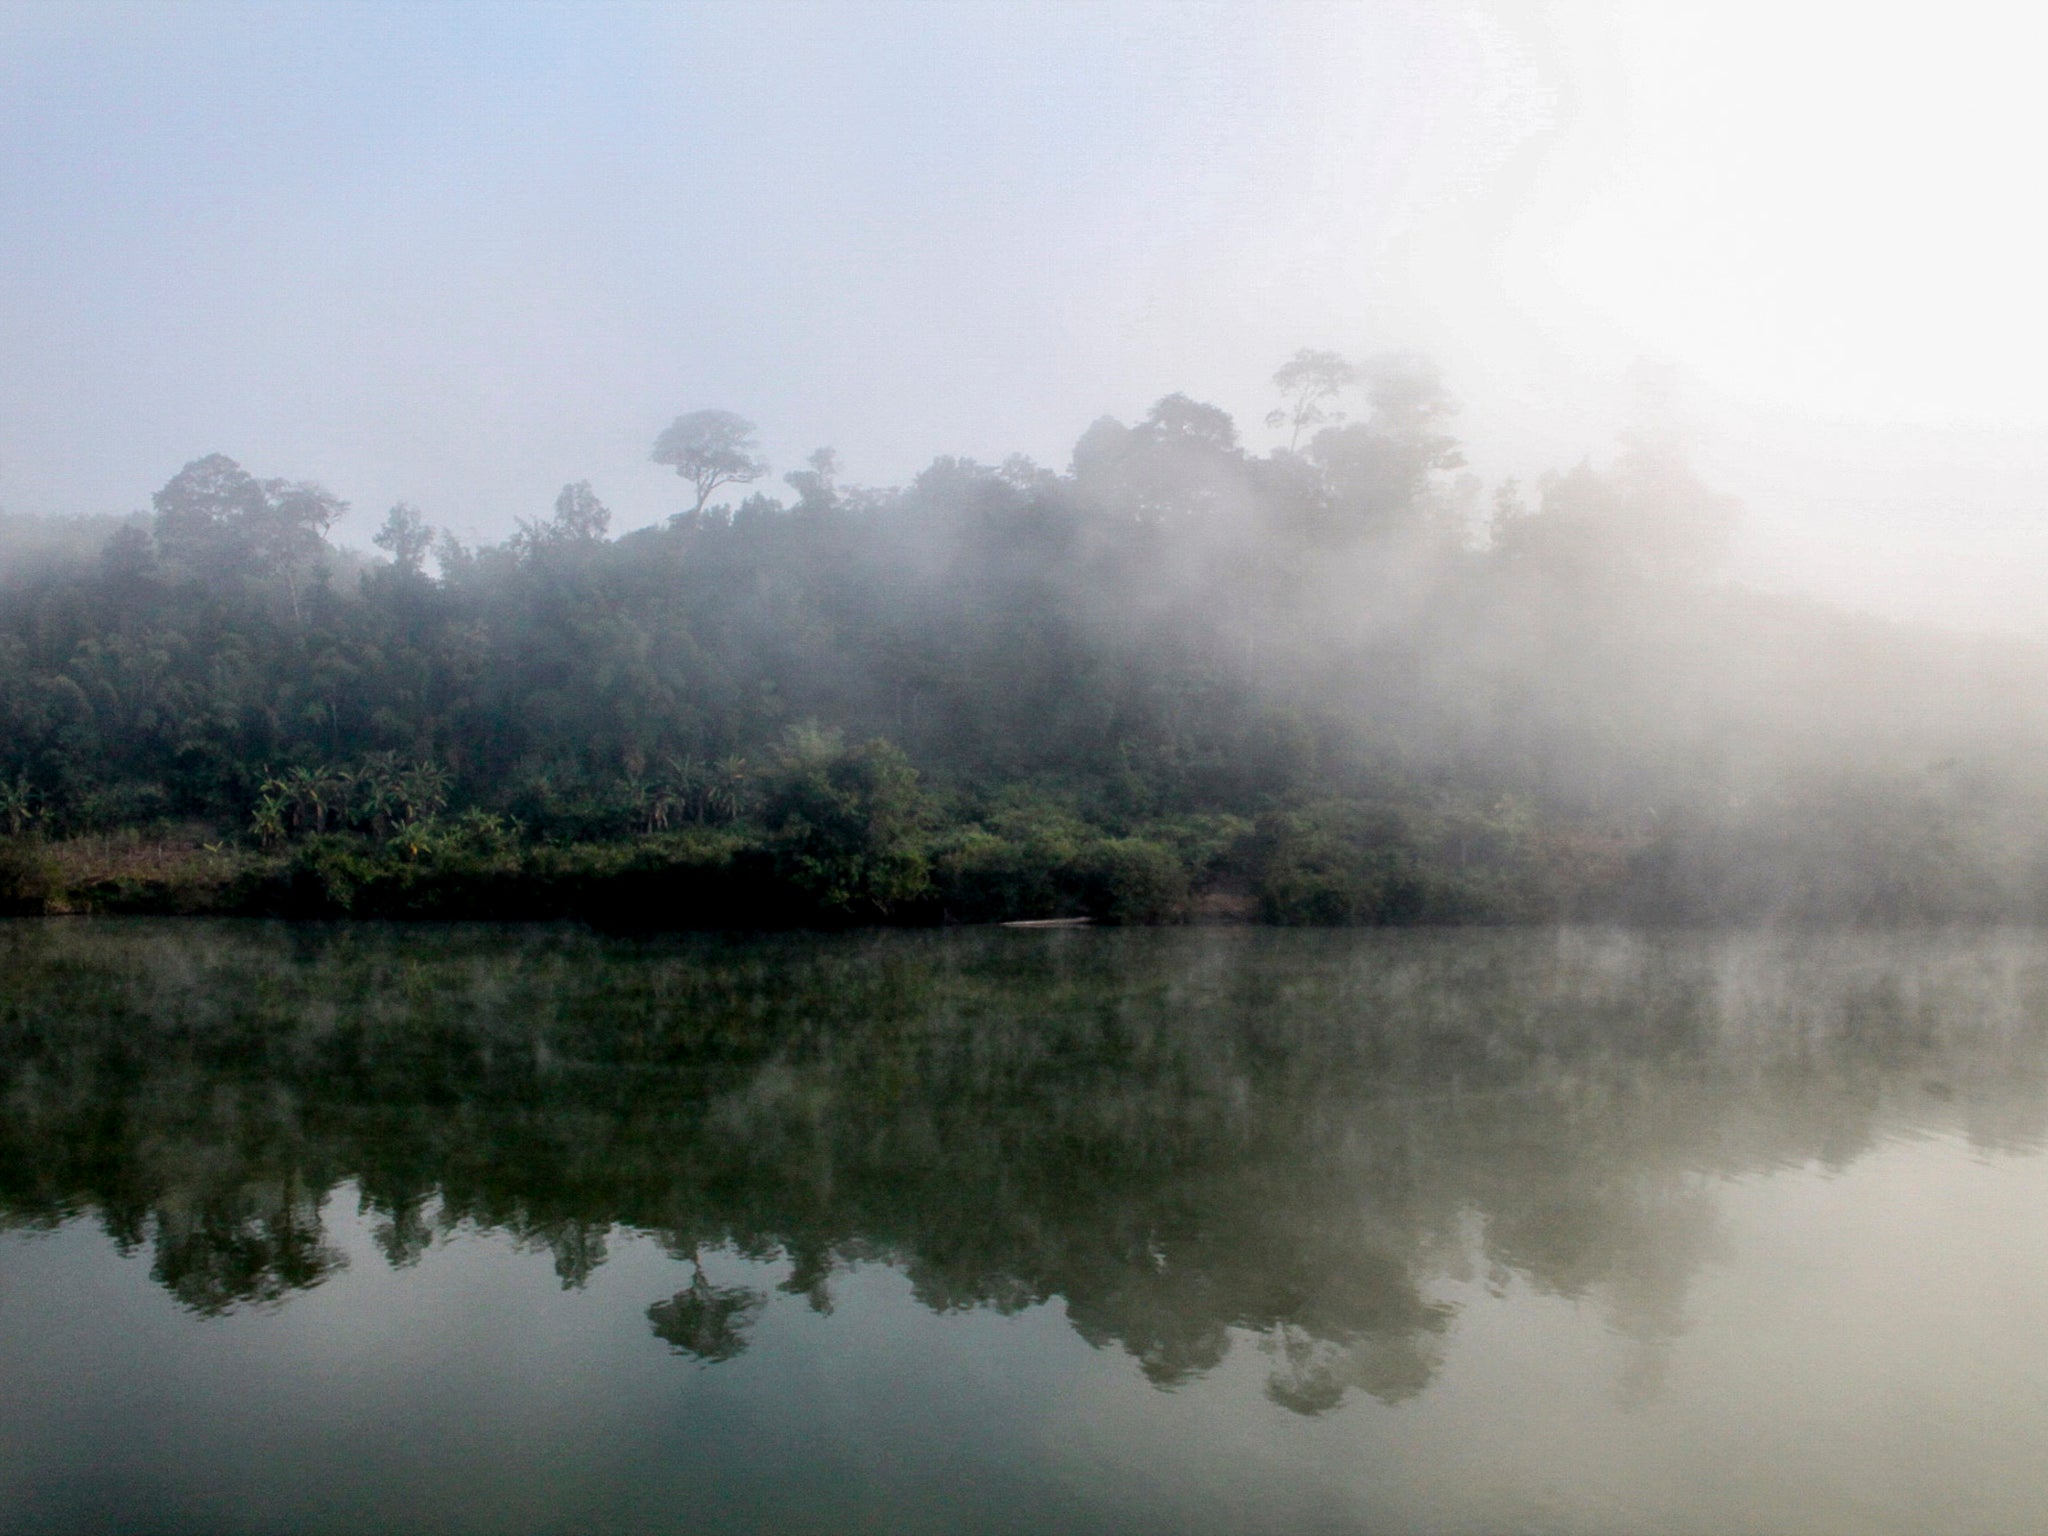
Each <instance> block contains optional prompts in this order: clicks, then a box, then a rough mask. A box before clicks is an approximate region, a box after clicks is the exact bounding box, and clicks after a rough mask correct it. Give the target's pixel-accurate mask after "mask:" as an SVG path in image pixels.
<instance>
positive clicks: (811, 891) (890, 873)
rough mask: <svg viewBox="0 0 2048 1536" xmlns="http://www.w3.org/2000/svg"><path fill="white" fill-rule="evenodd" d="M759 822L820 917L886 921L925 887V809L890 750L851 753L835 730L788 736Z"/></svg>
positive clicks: (899, 756)
mask: <svg viewBox="0 0 2048 1536" xmlns="http://www.w3.org/2000/svg"><path fill="white" fill-rule="evenodd" d="M762 819H763V823H764V824H765V826H766V827H767V830H768V835H769V839H770V845H771V847H772V848H773V850H774V856H775V861H776V867H777V869H778V871H779V872H780V873H781V875H782V876H783V878H784V879H785V880H786V881H787V882H788V883H789V884H790V885H791V886H792V887H794V888H795V889H797V890H799V891H802V892H804V893H805V894H807V895H808V896H809V897H810V898H811V900H813V901H814V902H816V903H817V905H818V906H819V907H820V908H821V909H823V910H825V911H827V912H836V913H844V914H850V915H860V916H866V917H875V916H884V915H887V914H888V913H889V912H891V911H892V910H894V909H896V908H898V907H901V906H903V905H905V904H906V903H909V902H912V901H915V900H916V899H917V898H919V897H920V896H923V895H924V894H925V892H926V891H927V890H928V889H929V888H930V885H931V869H930V861H929V858H928V856H927V854H926V851H925V846H924V834H925V831H926V829H927V827H928V826H929V824H930V821H931V819H932V806H931V803H930V801H929V799H928V798H927V797H926V796H925V794H924V792H923V791H922V790H921V789H920V788H919V787H918V782H917V770H916V769H914V768H912V767H911V765H910V760H909V759H908V758H907V757H905V756H904V755H903V752H902V750H901V749H900V748H898V747H897V746H895V745H894V744H893V743H891V742H887V741H883V740H880V739H879V738H878V739H876V740H873V741H868V742H864V743H862V744H861V745H859V746H856V747H848V746H846V745H844V744H843V742H842V741H841V740H840V738H839V736H838V735H837V733H835V732H831V731H821V730H818V729H817V728H815V727H798V728H796V729H794V730H792V731H791V732H790V733H789V735H788V737H787V738H786V739H785V741H784V743H783V747H782V751H781V754H780V759H779V761H778V762H777V764H776V768H775V772H774V774H773V776H772V777H771V779H770V781H769V784H768V787H767V790H766V793H765V795H764V798H763V804H762Z"/></svg>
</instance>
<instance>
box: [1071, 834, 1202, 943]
mask: <svg viewBox="0 0 2048 1536" xmlns="http://www.w3.org/2000/svg"><path fill="white" fill-rule="evenodd" d="M1087 889H1088V905H1089V908H1090V910H1091V912H1092V914H1093V915H1094V916H1096V917H1098V918H1101V919H1102V920H1103V921H1105V922H1111V923H1168V922H1174V921H1177V920H1178V919H1179V918H1181V917H1182V916H1183V915H1185V913H1186V910H1187V904H1188V875H1187V870H1186V868H1185V866H1183V865H1182V863H1181V861H1180V859H1179V858H1178V857H1176V856H1175V854H1174V852H1173V850H1172V849H1170V848H1168V847H1166V846H1165V845H1164V844H1162V843H1155V842H1152V841H1149V840H1148V839H1146V838H1142V837H1110V838H1104V839H1103V840H1102V841H1101V842H1099V843H1097V844H1096V845H1095V847H1094V848H1092V849H1091V850H1090V851H1089V855H1088V860H1087Z"/></svg>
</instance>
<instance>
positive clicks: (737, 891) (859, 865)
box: [0, 808, 1626, 928]
mask: <svg viewBox="0 0 2048 1536" xmlns="http://www.w3.org/2000/svg"><path fill="white" fill-rule="evenodd" d="M1363 815H1364V812H1362V811H1360V810H1358V809H1357V808H1352V809H1351V810H1350V811H1349V813H1348V817H1349V821H1350V822H1353V823H1355V822H1357V821H1358V820H1359V818H1360V817H1362V816H1363ZM810 830H811V831H812V833H813V834H815V830H816V829H810ZM1624 853H1625V850H1617V849H1616V848H1613V847H1611V846H1600V845H1596V844H1594V843H1591V842H1585V841H1582V843H1581V844H1580V845H1575V846H1571V847H1565V846H1563V845H1561V844H1556V843H1555V842H1553V844H1552V845H1548V846H1539V845H1537V844H1535V843H1533V842H1532V843H1531V844H1530V845H1529V846H1527V847H1510V846H1507V845H1505V844H1503V845H1501V846H1493V845H1489V844H1482V843H1480V842H1478V841H1476V840H1473V839H1469V838H1468V839H1467V840H1466V841H1465V843H1464V845H1463V846H1459V845H1457V844H1455V843H1453V842H1450V841H1447V840H1445V839H1443V838H1441V837H1439V838H1438V839H1436V840H1435V841H1434V842H1428V841H1425V840H1423V839H1420V838H1417V837H1415V836H1413V835H1410V834H1408V833H1406V832H1405V831H1404V830H1402V829H1396V828H1391V827H1389V826H1388V825H1386V824H1385V822H1384V818H1382V822H1381V824H1380V825H1378V826H1376V827H1365V826H1362V825H1352V824H1346V817H1344V816H1339V815H1337V814H1336V813H1335V812H1333V811H1331V810H1329V809H1328V808H1325V809H1323V810H1322V811H1321V812H1319V813H1315V814H1307V813H1298V814H1295V815H1292V816H1269V817H1266V818H1262V819H1261V820H1259V821H1251V820H1248V819H1244V818H1236V817H1224V816H1214V817H1201V818H1186V819H1182V820H1178V821H1172V822H1158V823H1151V824H1143V825H1138V826H1133V827H1129V828H1120V829H1116V830H1114V831H1111V830H1104V829H1098V828H1092V827H1085V826H1056V827H1051V828H1047V827H1043V826H1040V827H1023V828H1010V829H1004V830H992V829H990V828H988V827H986V826H980V825H975V826H965V827H961V826H954V827H946V828H940V829H934V830H931V831H929V832H928V833H927V834H925V835H923V836H921V837H919V838H917V839H916V840H915V841H914V843H911V844H908V845H905V846H898V847H895V848H892V849H890V850H888V851H887V859H886V861H885V860H884V858H883V856H882V855H881V854H880V853H878V851H877V850H875V849H874V848H872V847H868V846H858V845H856V846H848V847H838V848H834V847H831V846H829V845H826V844H825V843H823V841H822V840H821V839H820V838H819V837H818V836H816V835H810V836H804V837H791V836H790V835H788V833H787V832H786V831H784V832H782V833H781V834H779V835H778V834H776V833H771V832H769V831H766V830H763V829H760V828H755V827H750V826H746V825H728V826H721V827H692V828H688V829H685V830H682V831H674V832H664V833H658V834H650V835H644V836H637V837H629V838H622V839H611V840H603V841H588V842H554V841H546V840H540V839H535V838H532V837H530V836H527V835H525V834H523V833H522V832H521V830H520V829H519V828H517V827H516V826H514V825H511V824H509V823H507V822H505V821H503V820H502V819H499V818H495V817H486V816H474V815H473V816H468V817H462V818H456V819H454V820H452V821H450V822H448V823H445V824H442V823H434V824H423V825H420V826H415V827H408V828H403V829H400V830H399V831H398V832H396V833H394V834H391V835H388V836H385V837H381V838H380V837H375V836H370V835H364V834H356V833H327V834H322V835H316V836H310V837H306V838H303V839H300V840H297V841H294V842H291V843H288V844H285V845H283V846H278V847H273V848H268V849H266V848H262V847H258V846H254V845H252V844H250V843H249V842H247V841H246V840H241V841H238V840H234V839H232V838H229V837H225V836H222V835H220V834H219V833H218V832H217V830H216V829H214V828H212V827H210V826H207V825H205V824H203V823H190V822H188V823H175V824H163V825H159V826H155V827H147V828H135V829H128V830H122V831H114V832H107V833H99V834H94V835H91V836H83V837H72V838H64V839H53V840H48V841H44V840H39V839H31V838H14V839H0V912H7V913H12V914H16V915H61V914H95V913H97V914H134V915H140V914H148V915H177V916H261V917H291V918H328V919H331V918H346V917H365V918H395V919H430V920H456V919H487V920H499V921H506V920H511V921H518V920H556V919H565V918H566V919H575V920H583V921H589V922H594V923H599V924H603V925H607V926H632V927H664V928H712V927H733V926H748V927H791V926H853V925H864V924H895V925H933V924H943V923H949V922H1013V921H1043V920H1054V919H1080V918H1086V919H1089V920H1092V921H1095V922H1101V923H1112V924H1161V923H1188V922H1194V923H1211V924H1214V923H1251V922H1265V923H1277V924H1301V923H1313V924H1329V925H1377V924H1390V923H1409V922H1487V923H1494V922H1509V921H1517V920H1533V919H1539V918H1546V917H1552V916H1557V915H1560V914H1562V913H1564V912H1568V911H1571V910H1577V909H1580V908H1583V907H1585V906H1586V905H1588V904H1589V903H1590V902H1592V901H1595V900H1597V898H1598V897H1599V894H1600V892H1601V891H1602V890H1603V889H1604V888H1609V887H1613V886H1614V885H1615V884H1616V882H1617V881H1618V880H1619V879H1620V878H1621V877H1622V876H1623V875H1624V874H1625V872H1626V864H1625V859H1624V857H1622V855H1623V854H1624ZM885 862H886V867H885Z"/></svg>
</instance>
